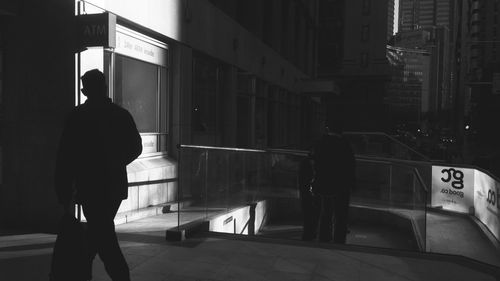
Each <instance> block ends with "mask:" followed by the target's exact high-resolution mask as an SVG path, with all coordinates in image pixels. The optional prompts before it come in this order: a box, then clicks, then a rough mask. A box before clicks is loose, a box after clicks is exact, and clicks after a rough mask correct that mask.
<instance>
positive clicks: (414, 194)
mask: <svg viewBox="0 0 500 281" xmlns="http://www.w3.org/2000/svg"><path fill="white" fill-rule="evenodd" d="M412 176H413V177H412V179H413V180H412V188H413V192H412V199H413V210H415V209H416V205H417V204H416V197H417V194H416V190H415V181H416V180H417V178H416V175H415V172H413V173H412Z"/></svg>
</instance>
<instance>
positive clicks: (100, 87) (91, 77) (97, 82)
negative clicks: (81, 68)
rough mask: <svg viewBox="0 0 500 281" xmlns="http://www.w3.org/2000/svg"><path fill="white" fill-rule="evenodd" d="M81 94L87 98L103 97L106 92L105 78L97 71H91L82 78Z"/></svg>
mask: <svg viewBox="0 0 500 281" xmlns="http://www.w3.org/2000/svg"><path fill="white" fill-rule="evenodd" d="M82 83H83V88H82V93H83V94H84V95H85V96H87V98H89V99H92V98H96V97H105V96H106V92H107V87H106V77H104V73H102V72H101V71H100V70H98V69H92V70H89V71H87V72H85V74H83V76H82Z"/></svg>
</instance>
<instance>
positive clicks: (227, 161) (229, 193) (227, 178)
mask: <svg viewBox="0 0 500 281" xmlns="http://www.w3.org/2000/svg"><path fill="white" fill-rule="evenodd" d="M230 153H231V152H226V154H225V156H226V157H225V162H226V163H225V165H226V169H225V171H226V173H225V178H226V182H225V183H224V185H225V188H224V189H225V192H226V200H225V201H226V208H227V209H229V197H230V196H231V191H230V189H231V180H230V178H229V172H230V171H231V170H232V169H231V166H230V164H229V156H230Z"/></svg>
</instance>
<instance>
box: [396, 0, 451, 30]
mask: <svg viewBox="0 0 500 281" xmlns="http://www.w3.org/2000/svg"><path fill="white" fill-rule="evenodd" d="M452 3H453V1H452V0H400V2H399V30H400V31H408V30H415V29H419V28H422V27H424V28H425V27H431V26H450V25H451V14H452V11H451V8H452V7H453V5H452Z"/></svg>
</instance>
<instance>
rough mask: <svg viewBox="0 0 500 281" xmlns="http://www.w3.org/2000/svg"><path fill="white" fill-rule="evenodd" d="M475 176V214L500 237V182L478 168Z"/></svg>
mask: <svg viewBox="0 0 500 281" xmlns="http://www.w3.org/2000/svg"><path fill="white" fill-rule="evenodd" d="M474 178H475V179H474V186H475V188H474V190H475V191H474V208H475V216H476V217H477V218H478V219H479V220H480V221H481V222H482V223H484V224H485V225H486V227H488V229H489V230H490V231H491V232H492V233H493V235H495V237H496V238H497V239H500V217H499V215H500V202H499V200H500V183H498V182H497V181H496V180H494V179H493V178H492V177H490V176H488V175H487V174H485V173H483V172H481V171H478V170H476V172H475V177H474Z"/></svg>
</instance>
